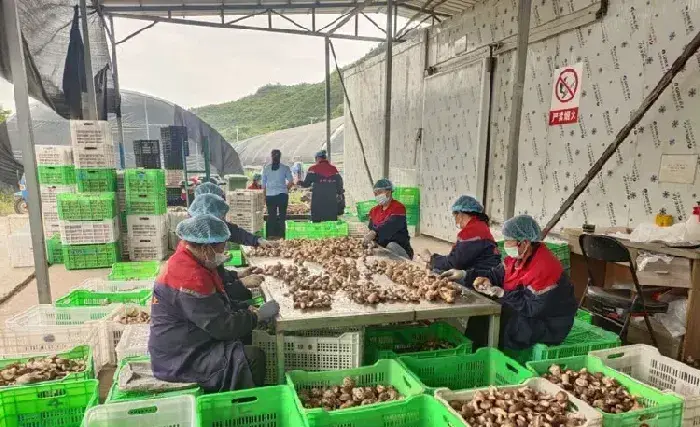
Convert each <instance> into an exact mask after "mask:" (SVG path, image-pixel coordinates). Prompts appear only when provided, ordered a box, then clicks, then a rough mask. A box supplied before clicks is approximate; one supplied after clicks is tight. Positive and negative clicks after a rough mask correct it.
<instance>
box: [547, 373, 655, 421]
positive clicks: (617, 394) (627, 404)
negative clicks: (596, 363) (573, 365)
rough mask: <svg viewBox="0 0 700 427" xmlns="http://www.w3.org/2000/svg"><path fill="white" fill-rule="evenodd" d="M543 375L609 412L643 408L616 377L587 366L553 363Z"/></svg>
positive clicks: (614, 412)
mask: <svg viewBox="0 0 700 427" xmlns="http://www.w3.org/2000/svg"><path fill="white" fill-rule="evenodd" d="M543 377H544V378H546V379H547V380H548V381H549V382H551V383H553V384H556V385H558V386H559V387H561V388H563V389H564V390H566V391H568V392H570V393H572V394H573V395H574V396H576V397H577V398H579V399H581V400H583V401H585V402H586V403H588V404H589V405H591V406H593V407H594V408H598V409H600V410H601V411H603V412H607V413H609V414H621V413H624V412H629V411H634V410H637V409H642V408H643V406H642V404H641V403H640V402H639V401H637V398H636V397H635V396H632V395H631V394H630V392H629V391H628V390H627V388H626V387H625V386H623V385H621V384H620V383H619V382H618V381H617V380H616V379H615V378H611V377H606V376H605V375H603V374H602V373H600V372H596V373H590V372H589V371H588V369H586V368H583V369H580V370H578V371H576V370H573V369H566V370H564V369H562V368H561V366H559V365H552V366H550V367H549V371H548V372H547V373H545V374H544V375H543Z"/></svg>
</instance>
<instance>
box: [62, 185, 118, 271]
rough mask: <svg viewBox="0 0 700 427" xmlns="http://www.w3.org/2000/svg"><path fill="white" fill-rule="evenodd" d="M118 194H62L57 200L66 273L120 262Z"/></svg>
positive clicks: (104, 266)
mask: <svg viewBox="0 0 700 427" xmlns="http://www.w3.org/2000/svg"><path fill="white" fill-rule="evenodd" d="M115 194H116V193H113V192H112V193H110V192H104V193H62V194H59V195H58V196H57V197H56V200H57V204H58V218H59V221H60V230H61V244H62V251H63V263H64V264H65V265H66V269H67V270H79V269H88V268H106V267H110V266H111V265H112V264H114V263H115V262H117V261H119V223H118V221H117V204H116V200H115Z"/></svg>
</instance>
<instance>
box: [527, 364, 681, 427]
mask: <svg viewBox="0 0 700 427" xmlns="http://www.w3.org/2000/svg"><path fill="white" fill-rule="evenodd" d="M526 366H527V368H528V369H530V370H531V371H533V372H534V373H535V374H536V375H538V376H541V377H542V378H544V379H546V380H548V381H549V382H551V383H553V384H556V385H557V386H558V387H560V388H562V389H563V390H566V392H567V393H569V394H570V395H571V396H574V397H576V398H578V399H580V400H582V401H584V402H586V403H587V404H589V405H590V406H591V407H593V408H594V409H596V410H597V411H598V412H600V413H602V415H603V423H604V424H608V425H615V426H616V427H636V426H642V427H645V425H646V426H670V427H677V426H680V425H681V419H682V412H683V400H682V399H681V397H680V396H679V395H677V394H675V393H673V392H661V391H659V390H658V389H656V388H654V387H651V386H648V385H646V384H643V383H641V382H639V381H637V380H635V379H633V378H632V377H630V376H628V375H626V374H624V373H622V372H618V371H616V370H614V369H612V368H609V367H607V366H605V365H604V364H603V362H602V361H601V360H600V359H599V358H597V357H590V356H575V357H568V358H563V359H554V360H538V361H532V362H528V363H527V365H526Z"/></svg>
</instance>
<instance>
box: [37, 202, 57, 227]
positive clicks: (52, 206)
mask: <svg viewBox="0 0 700 427" xmlns="http://www.w3.org/2000/svg"><path fill="white" fill-rule="evenodd" d="M41 218H42V219H43V220H44V222H46V221H48V222H51V223H56V226H58V205H57V204H56V202H53V203H50V202H46V203H42V204H41ZM58 232H59V231H56V233H58Z"/></svg>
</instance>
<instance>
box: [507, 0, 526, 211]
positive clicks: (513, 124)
mask: <svg viewBox="0 0 700 427" xmlns="http://www.w3.org/2000/svg"><path fill="white" fill-rule="evenodd" d="M519 3H520V6H519V9H518V51H517V52H518V56H517V61H518V62H517V65H516V75H515V81H514V82H513V95H512V97H511V100H512V101H511V110H510V134H509V137H508V155H507V157H506V189H505V190H506V194H505V206H504V213H505V217H504V219H508V218H512V217H513V216H514V215H515V197H516V195H517V190H518V144H519V140H520V119H521V117H522V112H523V91H524V88H525V71H526V70H525V68H526V66H527V43H528V39H529V38H530V9H531V6H532V0H520V2H519Z"/></svg>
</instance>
